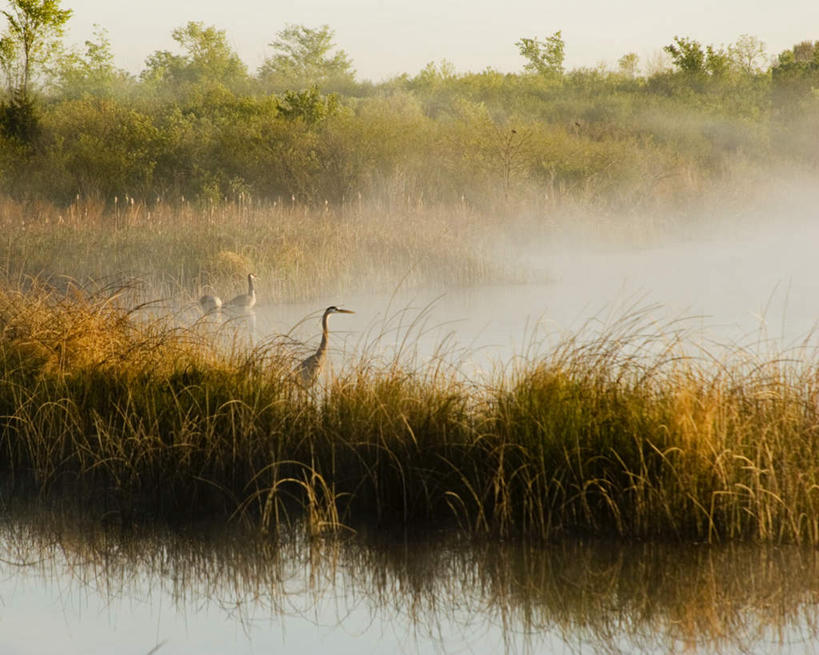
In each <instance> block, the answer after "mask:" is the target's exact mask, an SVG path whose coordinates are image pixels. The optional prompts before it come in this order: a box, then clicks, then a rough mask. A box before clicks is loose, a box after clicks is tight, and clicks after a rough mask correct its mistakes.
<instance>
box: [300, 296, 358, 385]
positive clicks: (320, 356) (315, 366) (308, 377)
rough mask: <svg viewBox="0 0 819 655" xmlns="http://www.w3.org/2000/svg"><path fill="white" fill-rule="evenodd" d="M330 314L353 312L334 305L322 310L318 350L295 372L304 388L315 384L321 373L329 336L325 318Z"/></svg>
mask: <svg viewBox="0 0 819 655" xmlns="http://www.w3.org/2000/svg"><path fill="white" fill-rule="evenodd" d="M330 314H355V312H354V311H352V310H351V309H339V308H338V307H336V306H335V305H331V306H330V307H328V308H327V309H325V310H324V315H323V316H322V317H321V343H320V344H319V347H318V350H316V352H314V353H313V354H312V355H310V356H309V357H308V358H307V359H305V360H304V361H303V362H302V363H301V364H299V366H298V368H297V369H296V370H295V374H296V376H297V379H298V382H299V383H300V384H301V385H302V386H303V387H305V388H306V387H310V386H313V384H315V382H316V379H317V378H318V376H319V373H320V372H321V367H322V366H323V365H324V360H325V358H326V353H327V337H328V335H329V330H328V329H327V317H328V316H329V315H330Z"/></svg>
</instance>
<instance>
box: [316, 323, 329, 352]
mask: <svg viewBox="0 0 819 655" xmlns="http://www.w3.org/2000/svg"><path fill="white" fill-rule="evenodd" d="M328 316H329V314H328V313H326V312H325V314H324V316H322V317H321V343H320V344H319V347H318V350H317V351H316V353H317V354H318V355H323V354H324V351H325V350H327V337H328V335H329V332H330V331H329V330H328V329H327V317H328Z"/></svg>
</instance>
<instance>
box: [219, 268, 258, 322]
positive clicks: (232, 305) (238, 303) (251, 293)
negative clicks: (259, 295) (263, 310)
mask: <svg viewBox="0 0 819 655" xmlns="http://www.w3.org/2000/svg"><path fill="white" fill-rule="evenodd" d="M255 279H256V276H255V275H254V274H253V273H248V274H247V293H242V294H240V295H238V296H236V297H235V298H231V299H230V300H228V301H227V302H226V303H225V304H224V305H223V307H224V308H225V309H227V310H232V311H234V312H235V311H239V312H244V313H247V312H249V311H250V310H251V309H253V305H255V304H256V287H255V286H254V285H253V280H255Z"/></svg>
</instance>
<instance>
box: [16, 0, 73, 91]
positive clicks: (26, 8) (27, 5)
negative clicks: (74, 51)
mask: <svg viewBox="0 0 819 655" xmlns="http://www.w3.org/2000/svg"><path fill="white" fill-rule="evenodd" d="M71 13H72V12H71V10H70V9H60V2H59V0H9V8H8V9H7V10H4V11H3V15H4V16H5V17H6V21H7V23H8V24H7V26H6V31H5V33H4V34H3V36H2V39H1V40H0V57H2V59H3V61H2V64H0V66H1V67H2V69H3V71H4V72H5V74H6V84H7V87H8V89H9V90H10V91H15V92H16V93H17V95H22V96H23V97H28V96H29V93H30V88H29V87H30V85H31V81H32V79H33V78H34V77H35V75H36V74H37V73H38V72H40V70H41V69H42V68H43V67H45V66H46V65H47V64H48V63H49V62H50V61H51V60H52V59H53V57H54V56H55V54H56V53H57V51H58V50H59V48H60V42H61V39H62V36H63V33H64V31H65V25H66V23H67V22H68V19H69V18H71Z"/></svg>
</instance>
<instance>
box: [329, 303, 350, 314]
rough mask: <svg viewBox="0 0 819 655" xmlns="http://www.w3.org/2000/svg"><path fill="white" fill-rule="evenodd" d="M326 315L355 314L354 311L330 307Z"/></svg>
mask: <svg viewBox="0 0 819 655" xmlns="http://www.w3.org/2000/svg"><path fill="white" fill-rule="evenodd" d="M324 313H325V314H355V312H354V311H353V310H352V309H340V308H339V307H336V306H335V305H330V306H329V307H328V308H327V309H325V310H324Z"/></svg>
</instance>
